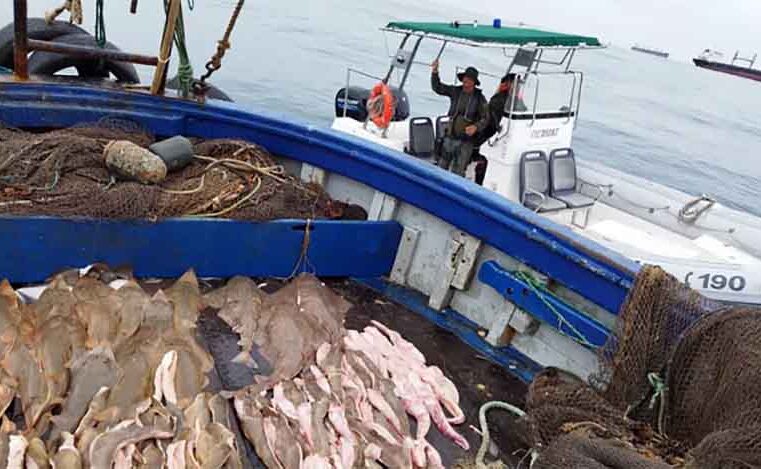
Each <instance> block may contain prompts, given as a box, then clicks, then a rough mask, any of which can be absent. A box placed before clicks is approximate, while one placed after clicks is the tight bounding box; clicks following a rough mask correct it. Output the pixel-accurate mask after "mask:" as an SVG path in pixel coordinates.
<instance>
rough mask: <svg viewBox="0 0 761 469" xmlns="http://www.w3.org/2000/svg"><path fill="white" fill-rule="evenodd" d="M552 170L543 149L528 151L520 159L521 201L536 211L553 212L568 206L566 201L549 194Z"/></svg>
mask: <svg viewBox="0 0 761 469" xmlns="http://www.w3.org/2000/svg"><path fill="white" fill-rule="evenodd" d="M549 190H550V172H549V163H548V162H547V155H546V154H545V153H544V152H543V151H538V150H534V151H527V152H525V153H524V154H522V155H521V160H520V191H521V192H520V193H521V203H522V204H523V205H524V206H526V207H528V208H530V209H532V210H534V211H536V212H552V211H555V210H562V209H564V208H567V207H568V205H566V203H564V202H562V201H560V200H558V199H556V198H553V197H551V196H550V194H549Z"/></svg>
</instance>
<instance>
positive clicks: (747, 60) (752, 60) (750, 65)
mask: <svg viewBox="0 0 761 469" xmlns="http://www.w3.org/2000/svg"><path fill="white" fill-rule="evenodd" d="M757 57H758V54H753V58H749V57H741V56H740V51H739V50H738V51H735V56H734V57H732V65H734V64H735V62H745V63H746V64H748V68H753V64H755V63H756V58H757Z"/></svg>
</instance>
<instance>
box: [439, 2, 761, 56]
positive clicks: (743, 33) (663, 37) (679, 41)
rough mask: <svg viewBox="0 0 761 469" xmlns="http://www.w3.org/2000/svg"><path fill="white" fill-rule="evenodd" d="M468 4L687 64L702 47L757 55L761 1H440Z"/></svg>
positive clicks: (513, 19)
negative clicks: (638, 47)
mask: <svg viewBox="0 0 761 469" xmlns="http://www.w3.org/2000/svg"><path fill="white" fill-rule="evenodd" d="M440 1H441V2H442V3H452V4H457V5H459V6H463V7H464V6H465V5H468V8H469V9H472V10H473V11H474V12H483V14H480V15H479V16H480V17H481V18H490V17H494V16H498V17H501V18H502V19H503V21H506V22H507V21H510V22H524V23H528V24H532V25H540V26H544V27H547V28H554V29H557V30H561V31H563V32H573V33H578V34H589V35H595V34H597V35H599V36H601V39H602V40H603V41H605V42H608V41H612V42H613V43H614V44H618V45H621V46H624V47H629V46H630V45H632V44H634V43H639V44H641V45H649V46H651V47H657V48H661V49H664V50H667V51H670V52H672V54H673V55H674V56H675V58H678V59H682V60H687V59H689V58H691V57H692V56H694V55H697V54H699V53H700V51H702V50H703V49H706V48H711V49H717V50H721V51H723V52H724V53H725V54H728V55H730V58H731V55H732V54H734V51H735V50H736V49H740V51H741V54H744V55H753V53H754V52H761V34H759V31H761V0H440Z"/></svg>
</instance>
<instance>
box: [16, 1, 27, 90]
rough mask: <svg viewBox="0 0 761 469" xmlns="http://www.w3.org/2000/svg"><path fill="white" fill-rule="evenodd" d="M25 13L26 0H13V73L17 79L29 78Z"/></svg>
mask: <svg viewBox="0 0 761 469" xmlns="http://www.w3.org/2000/svg"><path fill="white" fill-rule="evenodd" d="M26 14H27V9H26V0H13V74H14V75H15V77H16V79H18V80H28V79H29V67H28V62H27V54H28V52H29V49H28V43H27V32H26Z"/></svg>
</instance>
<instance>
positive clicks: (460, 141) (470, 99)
mask: <svg viewBox="0 0 761 469" xmlns="http://www.w3.org/2000/svg"><path fill="white" fill-rule="evenodd" d="M431 68H432V69H433V70H432V73H431V88H433V91H434V92H435V93H436V94H439V95H442V96H448V97H449V100H450V105H449V112H448V113H447V115H448V116H449V126H448V128H447V133H446V137H444V143H443V145H442V148H441V153H440V154H439V155H436V165H437V166H439V167H442V168H444V169H449V170H451V171H452V172H453V173H455V174H459V175H460V176H465V168H467V167H468V163H470V158H471V155H472V154H473V149H474V142H475V138H476V135H477V134H478V133H479V132H482V131H483V130H484V129H485V128H486V126H487V125H488V124H489V106H488V104H487V102H486V98H485V97H484V95H483V93H482V92H481V90H480V89H478V88H476V87H477V86H478V85H480V84H481V82H480V81H479V80H478V70H476V69H475V68H474V67H468V68H466V69H465V71H464V72H462V73H459V74H458V75H457V78H458V79H459V80H460V81H461V82H462V85H461V86H450V85H445V84H443V83H441V79H440V78H439V61H438V60H436V61H434V62H433V64H431Z"/></svg>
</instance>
